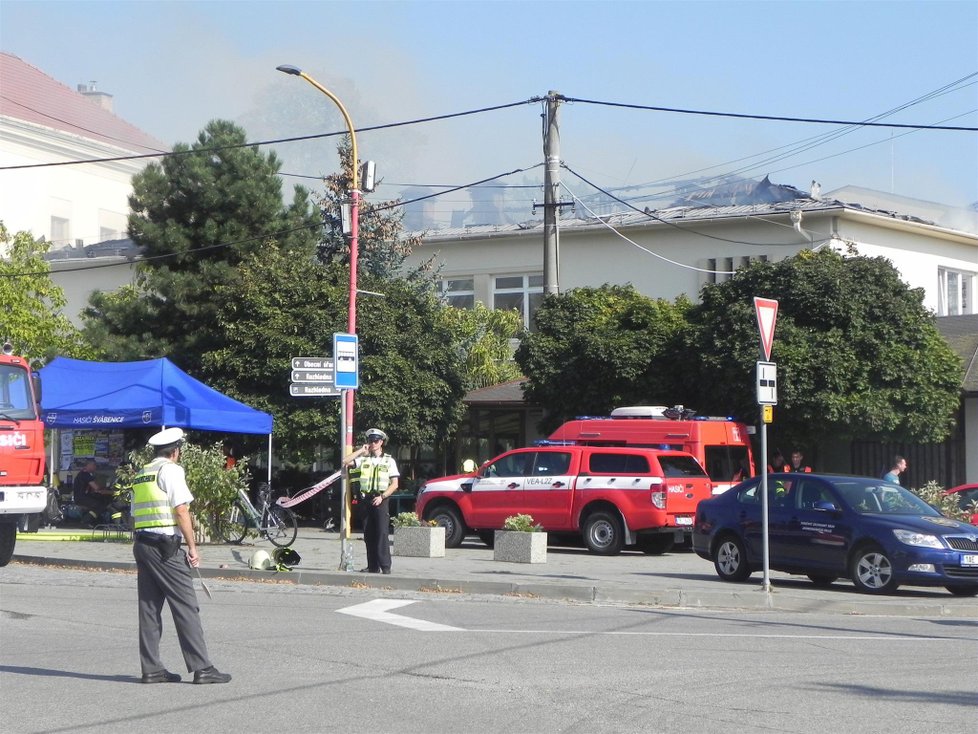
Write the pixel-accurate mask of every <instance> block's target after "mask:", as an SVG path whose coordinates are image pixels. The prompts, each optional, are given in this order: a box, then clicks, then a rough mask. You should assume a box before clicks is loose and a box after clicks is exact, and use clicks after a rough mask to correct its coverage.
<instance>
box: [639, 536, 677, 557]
mask: <svg viewBox="0 0 978 734" xmlns="http://www.w3.org/2000/svg"><path fill="white" fill-rule="evenodd" d="M675 543H676V539H675V536H674V535H673V534H672V533H657V534H656V535H643V536H640V537H639V539H638V549H639V550H640V551H642V553H644V554H645V555H647V556H661V555H662V554H663V553H668V552H669V551H671V550H672V546H673V545H674V544H675Z"/></svg>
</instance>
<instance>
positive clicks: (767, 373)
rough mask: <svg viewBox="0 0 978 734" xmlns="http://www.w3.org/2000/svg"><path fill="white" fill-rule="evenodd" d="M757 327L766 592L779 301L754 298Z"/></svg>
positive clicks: (768, 586) (768, 585)
mask: <svg viewBox="0 0 978 734" xmlns="http://www.w3.org/2000/svg"><path fill="white" fill-rule="evenodd" d="M754 313H755V314H756V315H757V329H758V331H759V332H760V334H761V353H762V354H763V355H764V361H758V362H757V403H758V405H760V406H761V466H760V472H761V539H762V543H761V547H762V549H763V550H762V553H763V565H764V587H763V588H764V591H765V592H767V593H770V591H771V564H770V548H769V545H768V541H769V537H768V512H767V509H768V508H767V505H768V502H767V424H768V417H769V416H770V411H771V407H770V406H772V405H777V403H778V377H777V376H778V365H777V364H775V363H774V362H772V361H771V346H772V345H773V344H774V325H775V323H777V320H778V302H777V301H775V300H774V299H771V298H758V297H755V298H754Z"/></svg>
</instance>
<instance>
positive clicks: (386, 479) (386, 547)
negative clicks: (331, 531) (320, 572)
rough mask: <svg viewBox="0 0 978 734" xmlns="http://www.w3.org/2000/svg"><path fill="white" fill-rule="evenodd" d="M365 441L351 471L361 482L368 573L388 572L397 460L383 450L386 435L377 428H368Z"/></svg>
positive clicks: (397, 473)
mask: <svg viewBox="0 0 978 734" xmlns="http://www.w3.org/2000/svg"><path fill="white" fill-rule="evenodd" d="M366 441H367V443H366V444H365V445H364V446H363V447H362V448H361V449H360V450H359V451H358V452H357V454H358V455H357V456H356V457H355V458H354V459H353V462H354V469H353V470H352V471H351V474H352V475H353V476H354V478H358V481H359V484H360V497H361V500H360V504H361V507H362V509H361V519H362V522H363V542H364V543H365V544H366V546H367V567H366V568H365V569H363V570H364V571H366V572H368V573H390V572H391V547H390V538H389V532H390V531H389V529H390V508H389V504H390V503H389V501H388V500H389V498H390V496H391V495H392V494H394V492H396V491H397V485H398V477H399V476H400V473H399V472H398V470H397V462H396V461H394V457H393V456H391V455H390V454H385V453H384V444H385V443H386V442H387V434H386V433H384V432H383V431H381V430H380V429H379V428H370V429H367V433H366Z"/></svg>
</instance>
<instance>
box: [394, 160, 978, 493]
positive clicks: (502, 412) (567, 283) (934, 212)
mask: <svg viewBox="0 0 978 734" xmlns="http://www.w3.org/2000/svg"><path fill="white" fill-rule="evenodd" d="M721 189H722V187H721V188H718V189H717V190H714V191H711V192H705V193H704V194H703V195H701V196H698V197H697V199H698V200H697V201H694V202H693V203H694V204H695V205H683V206H672V207H669V208H666V209H660V210H655V211H645V212H638V211H631V212H628V213H622V214H611V215H607V216H601V217H597V216H588V217H581V216H580V215H582V214H585V211H583V209H584V205H583V203H582V202H580V201H579V202H577V214H578V217H577V218H568V219H562V220H561V221H560V225H559V230H560V235H559V256H558V283H559V287H560V290H561V291H566V290H569V289H572V288H577V287H583V286H600V285H602V284H605V283H607V284H614V285H624V284H631V285H633V286H634V287H635V288H636V289H637V290H638V291H640V292H641V293H644V294H645V295H647V296H650V297H655V298H665V299H670V300H671V299H674V298H675V297H677V296H679V295H681V294H686V295H687V296H689V297H690V298H691V299H693V300H697V299H698V294H699V291H700V289H701V288H702V287H703V286H704V285H706V284H707V283H712V282H717V281H721V280H723V279H726V278H729V277H730V275H731V274H732V273H733V272H734V271H735V270H736V269H737V268H738V267H740V266H742V265H744V264H746V263H748V262H750V261H751V260H769V261H776V260H780V259H783V258H786V257H790V256H792V255H795V254H797V253H798V252H799V251H801V250H802V249H806V248H810V249H817V248H821V247H831V248H833V249H836V250H837V251H839V252H842V253H847V252H852V253H857V254H860V255H866V256H870V257H877V256H881V257H885V258H888V259H889V260H890V261H891V262H892V263H893V265H894V266H895V267H896V268H897V270H898V271H899V272H900V274H901V276H902V277H903V279H904V281H905V282H906V283H907V284H908V285H909V286H911V287H913V288H920V289H922V290H923V292H924V305H925V306H926V307H927V308H928V309H930V310H932V311H933V312H934V313H935V314H937V315H938V316H952V317H957V318H960V317H965V318H964V319H963V320H961V321H956V322H955V325H954V329H953V331H954V333H956V334H957V343H956V344H955V345H954V346H955V347H956V350H957V351H958V353H959V354H960V355H961V356H962V358H963V359H964V360H965V365H966V368H967V369H968V370H969V372H968V377H966V380H965V383H964V384H963V386H962V387H963V391H964V399H963V401H962V410H961V413H960V422H961V424H962V426H963V428H962V431H961V432H960V435H958V436H956V437H954V438H953V439H952V440H951V442H949V443H950V444H953V446H949V447H947V448H946V451H945V453H944V454H943V455H942V458H938V459H930V458H928V459H927V462H926V463H931V464H943V466H942V467H941V468H940V469H939V470H937V469H935V475H934V476H942V477H955V478H959V477H965V476H966V477H967V480H968V481H978V412H976V411H978V392H976V391H975V388H974V382H973V381H974V370H975V369H976V367H975V364H974V362H975V360H978V355H976V354H975V353H974V348H973V347H974V343H978V338H976V339H975V340H974V343H972V342H971V341H968V339H967V334H965V335H963V336H964V338H963V340H962V335H961V334H960V332H961V330H962V329H963V330H964V331H965V332H967V331H968V330H969V329H970V330H972V331H974V332H976V336H978V316H974V315H975V314H978V301H976V295H975V293H976V288H978V212H974V211H969V210H959V209H953V208H950V207H946V206H943V205H941V204H936V203H932V202H923V201H918V200H914V199H908V198H905V197H896V196H892V195H888V194H885V193H882V192H876V191H870V190H866V189H857V188H846V189H840V190H839V191H837V192H830V193H828V194H825V195H821V196H820V195H818V194H817V193H815V192H814V191H813V192H812V194H811V195H809V194H804V193H802V192H800V191H798V190H797V189H793V188H791V187H785V186H777V185H773V184H771V183H770V182H768V181H767V180H766V179H765V180H764V181H762V182H760V183H756V184H754V190H753V191H752V192H751V191H746V190H745V187H744V183H743V182H738V183H737V185H736V187H734V188H731V189H730V190H727V191H723V190H721ZM734 189H736V190H734ZM752 200H753V201H755V202H758V203H749V202H750V201H752ZM543 253H544V240H543V224H542V221H539V220H538V221H537V222H534V223H529V224H526V223H524V224H512V225H500V226H485V227H469V228H461V229H447V230H437V231H433V232H429V233H425V235H424V239H423V244H422V245H421V246H420V247H419V248H417V249H416V250H415V252H414V253H413V254H412V255H411V257H410V258H409V260H408V265H417V264H420V263H421V262H423V261H425V260H427V259H429V258H434V260H435V262H436V263H437V264H438V265H440V266H441V270H440V275H441V278H442V283H441V285H442V291H443V293H444V296H445V298H446V299H447V300H448V301H450V302H452V303H454V304H455V305H458V306H468V305H471V304H472V303H473V302H474V301H476V300H478V301H481V302H482V303H484V304H486V305H487V306H489V307H491V308H517V309H520V310H521V311H522V312H523V317H524V322H525V323H529V319H530V316H531V314H532V312H533V311H534V309H535V308H536V305H537V304H538V303H539V301H540V300H541V298H542V294H543V284H544V273H543ZM969 315H970V316H969ZM938 322H939V324H940V322H941V320H940V319H939V320H938ZM947 325H948V326H950V322H948V324H947ZM939 328H940V326H939ZM946 331H947V330H944V329H942V332H946ZM949 341H950V339H949ZM969 345H970V346H969ZM969 348H970V349H971V352H970V353H969V352H968V349H969ZM472 397H473V400H476V399H478V400H481V403H480V404H479V406H476V405H475V403H472V405H473V406H474V407H481V409H482V410H483V419H482V423H483V424H486V420H487V418H486V415H487V413H486V412H485V411H486V410H487V408H486V405H487V402H486V401H485V400H483V399H482V397H481V394H480V395H473V396H472ZM489 402H490V403H491V402H492V401H489ZM497 407H498V408H499V415H498V420H499V421H500V422H504V423H507V424H509V425H512V424H513V415H512V413H513V410H514V403H513V400H512V395H509V397H508V398H507V400H505V401H499V404H498V406H497ZM480 430H481V429H480ZM490 430H492V429H491V427H490ZM520 430H521V431H522V433H523V434H524V435H521V440H526V439H532V438H535V435H534V434H533V429H532V427H531V426H530V425H529V421H528V420H527V421H526V422H524V424H523V427H522V428H521V429H520ZM510 433H512V430H510ZM472 438H473V437H471V436H467V435H465V434H464V432H463V435H462V436H461V440H462V441H463V442H465V441H468V440H472ZM839 450H840V451H845V452H849V451H852V452H853V453H852V458H851V460H850V459H848V458H845V457H843V458H842V459H839V457H833V458H834V459H837V461H836V462H835V463H836V464H837V465H840V464H841V465H846V464H847V465H848V468H847V469H846V470H853V471H860V472H866V473H869V472H870V471H872V472H873V473H875V471H876V470H875V469H873V470H870V469H869V468H867V467H869V466H873V465H875V462H876V461H877V460H878V459H877V458H876V457H870V456H869V454H868V453H866V454H865V456H864V457H863V458H860V457H857V456H856V453H855V452H856V449H853V448H851V447H849V448H843V447H839ZM860 450H862V449H860ZM898 450H899V451H907V452H910V451H911V449H909V448H905V447H890V446H887V447H883V448H882V449H880V447H879V446H878V445H877V449H876V453H877V454H878V453H879V452H880V451H883V452H884V453H888V452H890V451H898ZM867 451H868V448H867ZM909 456H910V457H911V464H914V463H915V459H914V458H913V454H909ZM480 458H489V457H481V456H480ZM879 460H882V459H879ZM919 463H920V464H923V463H925V462H924V461H923V460H922V461H921V462H919ZM840 470H841V469H840Z"/></svg>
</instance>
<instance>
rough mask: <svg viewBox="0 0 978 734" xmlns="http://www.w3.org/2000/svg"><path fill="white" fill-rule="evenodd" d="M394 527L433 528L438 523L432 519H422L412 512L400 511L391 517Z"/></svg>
mask: <svg viewBox="0 0 978 734" xmlns="http://www.w3.org/2000/svg"><path fill="white" fill-rule="evenodd" d="M391 525H393V526H394V527H395V528H433V527H436V526H437V525H438V523H437V522H435V521H434V520H422V519H421V518H420V517H418V515H417V513H414V512H402V513H400V514H398V515H395V516H394V517H392V518H391Z"/></svg>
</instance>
